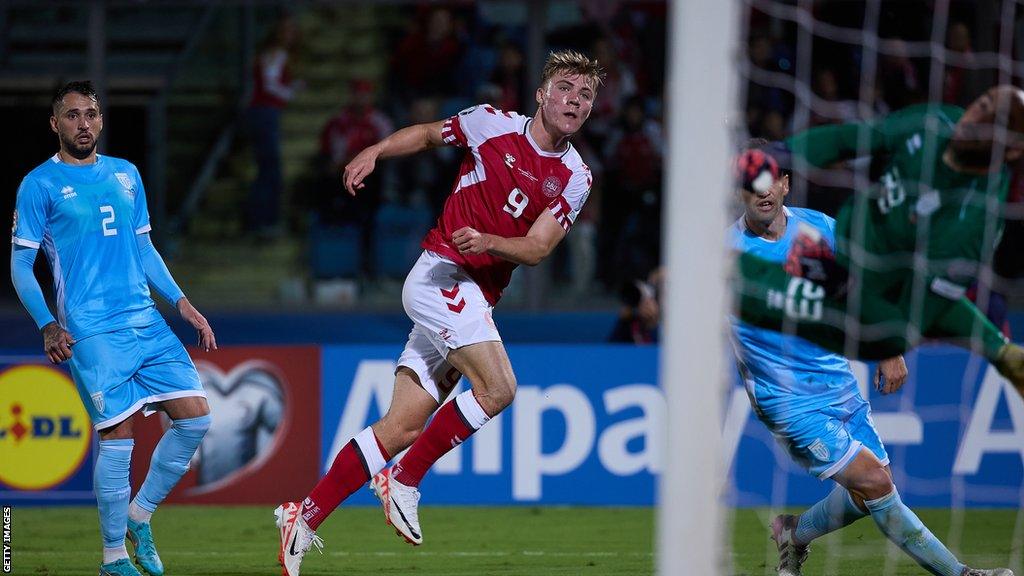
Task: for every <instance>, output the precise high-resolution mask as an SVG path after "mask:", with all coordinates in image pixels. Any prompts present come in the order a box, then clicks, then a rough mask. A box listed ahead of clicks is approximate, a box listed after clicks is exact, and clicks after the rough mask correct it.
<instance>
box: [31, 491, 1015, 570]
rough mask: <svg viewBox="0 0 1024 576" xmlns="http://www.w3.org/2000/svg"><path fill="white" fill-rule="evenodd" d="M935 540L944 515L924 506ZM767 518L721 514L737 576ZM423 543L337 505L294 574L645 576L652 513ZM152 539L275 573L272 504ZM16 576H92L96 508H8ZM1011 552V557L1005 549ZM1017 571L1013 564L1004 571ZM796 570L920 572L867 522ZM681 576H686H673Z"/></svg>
mask: <svg viewBox="0 0 1024 576" xmlns="http://www.w3.org/2000/svg"><path fill="white" fill-rule="evenodd" d="M921 517H922V519H923V520H924V521H925V522H926V523H927V524H928V525H929V526H930V527H931V528H932V530H933V531H934V532H935V533H936V534H938V535H939V536H940V538H941V537H945V536H946V535H947V534H948V533H949V523H950V512H949V511H948V510H924V511H922V512H921ZM768 518H769V512H768V511H767V510H763V509H760V510H736V511H733V514H732V515H731V520H730V523H731V526H732V531H733V541H732V544H731V546H732V559H733V571H732V573H733V574H734V575H735V576H740V575H750V576H753V575H757V576H762V575H765V574H773V572H772V571H771V570H770V569H771V567H773V566H774V560H775V559H774V549H773V548H772V547H771V542H770V540H769V539H768V533H767V529H766V524H767V522H768ZM1016 521H1017V511H1016V510H993V511H988V510H983V511H979V510H969V511H967V512H966V514H965V518H964V521H963V524H962V527H963V530H962V536H961V541H960V544H959V546H958V548H959V550H961V551H962V552H963V554H962V556H961V559H963V560H966V561H968V562H969V563H973V564H976V565H978V566H980V567H992V566H996V565H999V566H1005V565H1006V564H1007V562H1008V561H1009V560H1010V559H1011V558H1018V559H1019V558H1020V557H1021V553H1022V550H1021V548H1020V547H1021V546H1024V543H1022V542H1011V540H1012V538H1013V533H1014V525H1015V522H1016ZM421 523H422V526H423V529H424V535H425V543H424V545H423V546H420V547H419V548H413V547H412V546H409V545H407V544H405V543H404V542H402V541H401V540H399V538H398V537H397V536H395V535H394V532H393V531H392V530H391V529H390V528H388V527H386V526H384V523H383V515H382V514H381V513H380V511H379V510H378V509H376V508H366V507H352V508H344V507H343V508H341V509H339V510H338V511H337V512H335V513H334V514H333V515H332V516H331V517H330V518H329V519H328V520H327V522H326V523H325V524H324V525H323V526H321V528H320V531H319V533H320V535H321V536H322V537H323V539H324V541H325V543H326V547H325V549H324V555H322V556H321V555H319V554H317V552H316V551H315V550H311V551H310V553H309V554H308V555H307V556H306V561H305V562H304V563H303V567H302V568H303V569H302V574H304V575H310V576H313V575H327V574H331V575H342V576H359V575H364V574H365V575H381V574H403V575H416V576H442V575H444V576H460V575H465V576H471V575H472V576H491V575H509V576H511V575H523V576H526V575H530V576H534V575H537V576H543V575H584V576H586V575H594V576H596V575H624V576H640V575H648V574H653V571H654V554H653V552H652V550H653V546H654V533H653V530H654V510H653V509H650V508H559V507H548V508H534V507H512V508H494V507H430V506H425V507H424V508H423V510H422V511H421ZM153 531H154V533H155V536H156V539H157V545H158V548H159V549H160V551H161V555H162V556H163V559H164V564H165V565H166V568H167V575H168V576H175V575H186V574H188V575H200V574H202V575H211V576H214V575H220V576H227V575H243V574H279V573H280V569H279V568H278V566H277V561H276V555H277V529H276V528H275V527H274V524H273V512H272V507H251V506H245V507H196V506H164V507H163V508H162V509H161V510H160V511H159V512H158V513H157V515H156V516H155V517H154V522H153ZM12 544H13V553H14V556H13V560H14V572H13V573H14V574H34V575H61V576H64V575H67V576H74V575H80V574H81V575H86V574H88V575H94V574H96V569H97V567H98V565H99V560H100V558H99V546H100V538H99V528H98V524H97V519H96V511H95V509H94V508H78V507H76V508H22V507H15V509H14V517H13V541H12ZM1014 547H1016V550H1014ZM1011 568H1014V569H1015V570H1017V572H1018V574H1021V571H1020V568H1021V567H1020V566H1019V565H1018V566H1011ZM805 574H808V575H829V576H845V575H851V576H853V575H856V576H868V575H876V574H878V575H880V574H889V575H890V576H902V575H918V574H924V572H923V571H922V570H921V569H920V568H918V567H917V566H916V565H915V564H913V563H912V562H910V561H909V560H907V559H905V558H904V557H903V556H902V554H900V553H897V552H893V551H891V550H890V549H889V546H888V544H887V543H886V542H885V541H884V540H883V539H882V537H881V536H880V535H879V534H878V531H877V530H876V528H875V526H874V524H873V523H872V522H871V521H870V520H869V519H865V520H862V521H860V522H857V523H856V524H854V525H853V526H850V527H848V528H846V529H845V530H843V531H842V532H840V533H838V534H836V535H832V536H829V537H827V538H825V539H822V540H821V541H819V542H817V543H815V545H814V546H813V550H812V552H811V558H810V560H809V561H808V564H807V566H806V570H805ZM680 576H690V575H680Z"/></svg>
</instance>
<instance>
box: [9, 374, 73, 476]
mask: <svg viewBox="0 0 1024 576" xmlns="http://www.w3.org/2000/svg"><path fill="white" fill-rule="evenodd" d="M91 441H92V426H91V425H90V422H89V415H88V413H86V411H85V408H84V407H83V406H82V401H81V400H79V397H78V392H77V391H76V389H75V385H74V383H72V382H71V379H70V378H68V376H67V375H66V374H65V373H63V372H61V371H59V370H56V369H54V368H50V367H47V366H39V365H32V364H26V365H21V366H15V367H12V368H8V369H7V370H4V371H3V372H0V484H5V485H7V486H10V487H12V488H15V489H18V490H45V489H47V488H53V487H54V486H56V485H58V484H60V483H62V482H64V481H65V480H67V479H68V478H70V477H71V476H72V475H73V474H74V473H75V472H77V471H78V469H79V468H80V467H81V466H82V462H83V461H84V460H85V456H86V454H87V453H88V452H89V445H90V443H91Z"/></svg>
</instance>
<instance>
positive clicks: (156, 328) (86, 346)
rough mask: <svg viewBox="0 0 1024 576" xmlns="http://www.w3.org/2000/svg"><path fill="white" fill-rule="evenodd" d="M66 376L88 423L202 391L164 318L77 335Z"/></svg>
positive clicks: (104, 423) (105, 423)
mask: <svg viewBox="0 0 1024 576" xmlns="http://www.w3.org/2000/svg"><path fill="white" fill-rule="evenodd" d="M68 363H69V365H70V368H71V377H72V378H73V379H74V381H75V385H76V386H77V387H78V394H79V395H80V396H81V397H82V403H83V404H85V409H86V410H88V412H89V417H90V418H91V419H92V422H93V427H94V428H95V429H96V430H103V429H104V428H109V427H111V426H114V425H116V424H118V423H120V422H122V421H124V420H126V419H127V418H129V417H130V416H131V415H132V414H135V413H136V412H138V411H139V410H140V409H143V410H144V411H145V412H146V415H147V416H148V415H149V414H152V413H153V410H152V409H151V407H149V406H147V405H148V404H151V403H155V402H162V401H164V400H173V399H175V398H184V397H186V396H202V397H206V392H204V391H203V385H202V383H201V382H200V381H199V374H198V373H197V372H196V367H195V365H194V364H192V359H191V358H190V357H189V355H188V352H186V351H185V347H184V346H182V345H181V341H180V340H178V337H177V336H175V335H174V332H171V329H170V327H169V326H167V323H166V322H163V321H161V322H156V323H154V324H151V325H149V326H146V327H144V328H125V329H122V330H116V331H114V332H106V333H103V334H95V335H93V336H89V337H88V338H83V339H82V340H79V341H78V342H76V343H75V345H74V346H72V348H71V360H69V361H68Z"/></svg>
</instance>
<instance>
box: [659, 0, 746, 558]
mask: <svg viewBox="0 0 1024 576" xmlns="http://www.w3.org/2000/svg"><path fill="white" fill-rule="evenodd" d="M736 30H737V11H736V3H735V2H734V0H676V1H675V2H670V22H669V36H668V57H669V68H668V94H667V95H666V107H665V110H666V119H667V125H668V156H667V158H666V160H667V161H666V163H665V164H666V166H667V170H668V172H667V178H666V188H665V190H666V194H665V197H666V202H665V206H666V207H667V211H666V213H665V215H664V219H663V222H664V223H663V227H664V233H663V235H662V238H663V242H664V249H663V251H662V253H663V254H664V262H665V266H666V294H665V298H664V310H665V323H664V328H665V329H664V335H665V338H664V340H663V342H662V347H661V366H660V368H661V376H660V378H661V382H662V387H663V389H664V391H665V395H666V398H667V402H668V424H667V434H668V436H667V441H666V443H665V446H666V451H667V453H666V460H665V462H666V466H665V469H664V472H663V474H662V475H661V480H660V485H659V503H658V537H657V548H658V549H657V559H656V563H657V569H658V574H660V575H661V576H677V575H681V574H702V575H705V574H706V575H711V574H725V573H728V572H727V569H726V562H727V560H726V559H727V556H726V555H725V554H724V552H725V549H726V547H725V541H726V540H725V533H724V522H723V518H724V517H723V513H722V504H721V501H720V500H719V498H720V496H721V492H722V490H721V488H722V486H723V485H724V482H725V470H724V469H723V464H722V458H721V450H720V449H719V445H720V443H721V420H722V418H721V414H722V404H723V402H722V395H723V394H724V392H725V390H726V388H725V387H724V383H725V373H724V371H725V362H724V360H725V356H724V354H725V350H724V349H723V344H724V342H725V339H724V333H723V326H724V318H725V310H726V290H725V274H726V266H727V263H726V261H725V259H724V257H723V256H724V250H723V248H722V247H723V246H724V239H725V227H726V203H727V198H728V190H729V181H728V179H729V174H730V170H729V166H728V163H729V157H730V141H729V131H728V130H729V129H728V126H727V119H728V118H729V115H730V114H732V113H734V110H735V109H736V102H735V86H736V83H737V82H736V79H735V78H734V75H735V73H736V66H735V63H734V62H733V60H732V59H733V57H734V55H735V46H736Z"/></svg>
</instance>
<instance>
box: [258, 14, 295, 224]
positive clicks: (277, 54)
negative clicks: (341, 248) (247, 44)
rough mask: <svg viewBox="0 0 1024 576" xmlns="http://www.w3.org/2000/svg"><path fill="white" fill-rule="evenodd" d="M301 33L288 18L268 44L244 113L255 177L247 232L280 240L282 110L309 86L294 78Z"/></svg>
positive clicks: (279, 26)
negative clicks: (293, 60) (254, 162)
mask: <svg viewBox="0 0 1024 576" xmlns="http://www.w3.org/2000/svg"><path fill="white" fill-rule="evenodd" d="M297 39H298V30H297V28H296V27H295V22H294V21H292V19H291V18H289V17H287V16H284V17H282V18H281V19H280V20H278V21H277V24H276V25H275V26H274V29H273V30H272V31H271V33H270V35H269V36H268V37H267V39H266V41H264V43H263V45H262V47H261V48H260V50H259V53H258V55H257V58H256V62H255V63H254V66H253V68H254V69H253V82H254V86H253V93H252V100H251V102H250V103H249V108H248V110H247V111H246V117H247V120H248V128H249V136H250V138H251V139H252V146H253V151H254V152H255V156H256V167H257V170H258V172H257V175H256V181H255V182H253V185H252V189H251V191H250V194H249V202H248V205H247V206H246V210H245V215H246V218H245V228H246V230H247V231H248V232H253V233H256V234H257V235H259V236H260V237H272V236H275V235H279V234H280V233H281V232H282V230H281V227H280V224H279V222H278V220H279V217H280V212H281V191H282V188H283V187H284V183H283V178H282V175H281V111H282V110H284V108H285V106H287V104H288V102H289V101H290V100H292V98H294V97H295V94H296V92H298V91H299V90H301V89H302V88H303V87H304V86H305V85H304V84H303V82H302V81H301V80H296V79H294V78H293V77H292V70H291V62H292V58H293V56H294V53H295V47H296V40H297Z"/></svg>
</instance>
